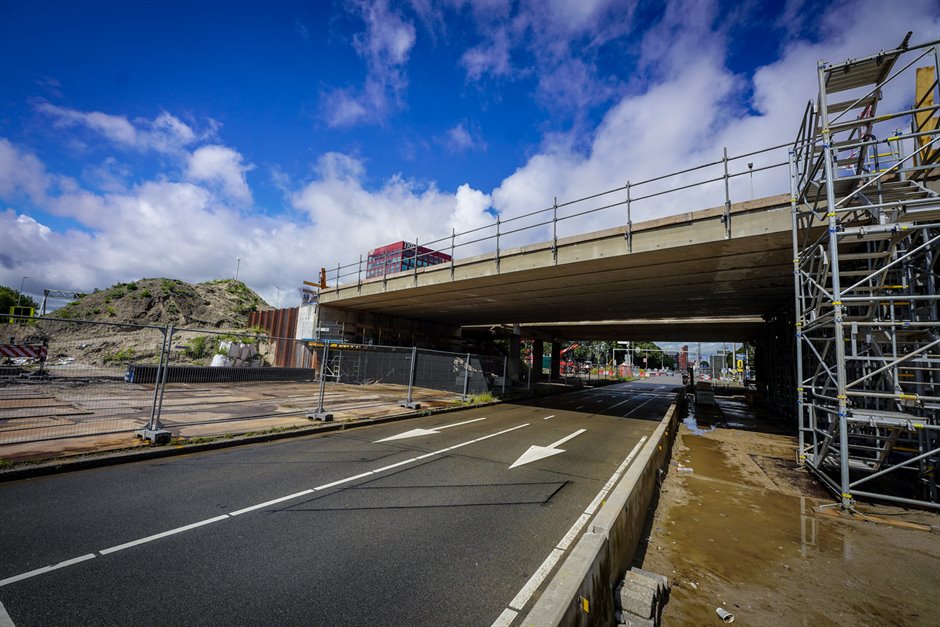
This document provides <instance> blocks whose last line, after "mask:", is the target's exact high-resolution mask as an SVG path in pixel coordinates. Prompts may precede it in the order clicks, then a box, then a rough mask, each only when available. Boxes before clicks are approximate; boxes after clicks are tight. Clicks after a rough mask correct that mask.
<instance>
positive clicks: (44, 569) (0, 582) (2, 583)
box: [0, 553, 95, 587]
mask: <svg viewBox="0 0 940 627" xmlns="http://www.w3.org/2000/svg"><path fill="white" fill-rule="evenodd" d="M90 559H95V554H94V553H89V554H88V555H82V556H81V557H75V558H72V559H70V560H65V561H64V562H59V563H58V564H53V565H52V566H43V567H42V568H37V569H36V570H31V571H29V572H28V573H23V574H22V575H14V576H13V577H7V578H6V579H0V587H3V586H5V585H7V584H10V583H15V582H17V581H22V580H23V579H29V578H30V577H35V576H36V575H42V574H43V573H48V572H52V571H54V570H58V569H60V568H65V567H66V566H71V565H72V564H78V563H79V562H84V561H86V560H90Z"/></svg>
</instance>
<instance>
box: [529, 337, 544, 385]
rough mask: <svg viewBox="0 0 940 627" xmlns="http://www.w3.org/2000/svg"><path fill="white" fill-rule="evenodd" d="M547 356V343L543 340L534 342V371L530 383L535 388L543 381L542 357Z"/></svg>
mask: <svg viewBox="0 0 940 627" xmlns="http://www.w3.org/2000/svg"><path fill="white" fill-rule="evenodd" d="M544 356H545V343H544V342H543V341H542V340H533V341H532V370H531V374H530V378H529V381H530V382H531V383H532V385H533V386H535V384H536V383H538V382H539V381H541V380H542V357H544Z"/></svg>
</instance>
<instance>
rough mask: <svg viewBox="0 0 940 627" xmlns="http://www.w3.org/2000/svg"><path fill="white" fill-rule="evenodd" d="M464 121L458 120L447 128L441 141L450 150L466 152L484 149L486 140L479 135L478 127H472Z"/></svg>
mask: <svg viewBox="0 0 940 627" xmlns="http://www.w3.org/2000/svg"><path fill="white" fill-rule="evenodd" d="M468 126H470V125H469V124H467V123H466V122H460V123H459V124H457V125H456V126H454V127H452V128H450V129H448V131H447V133H446V135H445V137H444V140H443V143H444V146H446V148H447V149H448V150H449V151H451V152H467V151H471V150H473V151H477V150H486V141H485V140H484V139H483V137H482V136H481V134H480V132H479V129H476V128H473V127H472V126H471V127H470V128H468Z"/></svg>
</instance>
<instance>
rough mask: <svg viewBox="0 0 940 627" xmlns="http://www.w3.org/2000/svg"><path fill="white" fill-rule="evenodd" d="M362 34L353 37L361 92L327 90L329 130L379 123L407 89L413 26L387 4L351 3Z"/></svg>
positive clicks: (380, 0)
mask: <svg viewBox="0 0 940 627" xmlns="http://www.w3.org/2000/svg"><path fill="white" fill-rule="evenodd" d="M352 6H353V9H354V10H355V12H356V13H357V14H358V15H359V16H360V17H361V18H362V20H363V21H364V22H365V26H366V29H365V31H363V32H361V33H358V34H357V35H356V36H355V37H353V48H355V50H356V52H357V53H358V54H359V56H360V57H362V58H363V59H364V60H365V62H366V78H365V81H364V83H363V85H362V87H361V88H357V89H353V88H343V89H330V90H327V91H326V93H325V94H324V95H323V100H322V105H323V109H324V115H325V118H326V123H327V124H328V125H329V126H332V127H341V126H352V125H355V124H360V123H381V122H384V121H385V119H386V117H387V115H388V114H389V112H390V111H392V110H393V109H395V108H397V107H400V106H403V94H404V91H405V89H406V88H407V87H408V76H407V74H406V72H405V66H406V65H407V63H408V57H409V54H410V52H411V49H412V48H413V47H414V44H415V37H416V35H415V28H414V25H413V24H411V23H410V22H408V21H405V19H404V18H403V16H402V15H401V14H400V13H399V12H397V11H394V10H392V9H390V8H389V4H388V1H387V0H378V1H377V2H371V3H367V2H364V1H359V2H356V3H354V4H353V5H352Z"/></svg>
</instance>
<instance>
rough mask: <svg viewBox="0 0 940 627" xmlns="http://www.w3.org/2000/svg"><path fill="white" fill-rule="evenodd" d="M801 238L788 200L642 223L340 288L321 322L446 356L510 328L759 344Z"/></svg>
mask: <svg viewBox="0 0 940 627" xmlns="http://www.w3.org/2000/svg"><path fill="white" fill-rule="evenodd" d="M792 237H793V235H792V213H791V207H790V198H789V196H785V195H778V196H771V197H767V198H761V199H757V200H752V201H747V202H741V203H736V204H734V205H732V206H731V207H730V209H729V210H726V208H725V207H724V206H721V207H715V208H711V209H704V210H699V211H693V212H689V213H683V214H679V215H673V216H669V217H664V218H659V219H655V220H650V221H647V222H640V223H634V224H633V225H632V228H631V229H630V232H629V237H628V229H627V226H622V227H616V228H610V229H605V230H602V231H595V232H591V233H585V234H582V235H577V236H573V237H568V238H564V239H558V240H557V244H553V242H551V241H549V242H542V243H537V244H531V245H527V246H522V247H519V248H514V249H507V250H502V251H500V252H499V253H498V254H497V253H490V254H485V255H480V256H476V257H470V258H465V259H457V260H455V261H454V262H453V264H440V265H436V266H431V267H427V268H421V269H418V270H417V271H413V272H402V273H398V274H393V275H389V276H388V277H384V278H371V279H359V280H356V281H355V282H348V283H345V284H340V285H338V286H335V287H330V288H327V289H325V290H323V291H322V292H321V294H320V305H319V308H318V316H319V320H318V323H317V324H318V325H320V327H321V328H322V327H323V326H324V325H326V326H327V327H329V326H330V325H336V326H337V327H342V329H343V331H344V336H345V339H347V340H349V341H366V342H369V341H371V342H373V343H376V344H400V345H411V344H412V343H416V344H418V345H419V346H420V345H428V346H435V345H436V346H439V347H441V348H444V347H445V346H446V345H449V346H451V347H453V346H454V345H455V344H459V342H460V341H464V342H465V343H466V341H467V340H477V341H481V340H484V339H485V338H486V337H487V336H489V337H492V336H493V335H494V334H495V333H499V332H502V333H505V332H506V331H507V330H510V331H509V332H510V333H512V331H515V333H513V334H512V336H511V337H512V338H513V339H514V340H515V342H519V340H520V339H542V340H545V341H551V342H555V346H556V347H557V346H559V343H560V342H561V341H563V340H577V339H583V340H590V339H618V340H649V339H656V340H689V341H706V340H712V341H748V340H750V341H757V342H759V343H760V338H761V336H762V335H766V334H768V333H771V334H772V335H779V332H769V331H768V327H767V325H768V322H767V321H769V320H771V319H775V318H777V317H779V314H780V313H781V312H785V311H789V310H792V308H793V306H792V303H793V262H792V258H793V253H792ZM628 239H629V240H630V241H628ZM787 335H792V333H787ZM791 341H792V338H791ZM536 345H537V347H538V348H541V342H537V343H536ZM556 350H557V348H556ZM765 352H767V351H765ZM510 354H511V359H512V356H516V355H518V351H513V350H512V348H511V353H510ZM553 361H554V360H553ZM788 363H789V361H788ZM514 370H515V369H514V368H512V366H511V371H514Z"/></svg>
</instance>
